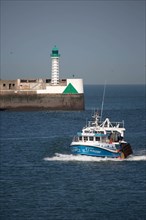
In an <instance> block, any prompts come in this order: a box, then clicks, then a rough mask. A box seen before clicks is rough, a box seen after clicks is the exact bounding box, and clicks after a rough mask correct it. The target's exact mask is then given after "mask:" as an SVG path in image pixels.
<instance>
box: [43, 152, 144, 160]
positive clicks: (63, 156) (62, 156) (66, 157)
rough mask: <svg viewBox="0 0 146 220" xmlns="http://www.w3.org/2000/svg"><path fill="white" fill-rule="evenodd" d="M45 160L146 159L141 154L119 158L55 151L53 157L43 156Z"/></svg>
mask: <svg viewBox="0 0 146 220" xmlns="http://www.w3.org/2000/svg"><path fill="white" fill-rule="evenodd" d="M44 160H45V161H87V162H102V161H118V162H121V161H146V155H142V156H134V155H131V156H130V157H128V158H126V159H119V158H107V157H105V158H100V157H92V156H84V155H72V154H59V153H56V154H55V156H53V157H46V158H44Z"/></svg>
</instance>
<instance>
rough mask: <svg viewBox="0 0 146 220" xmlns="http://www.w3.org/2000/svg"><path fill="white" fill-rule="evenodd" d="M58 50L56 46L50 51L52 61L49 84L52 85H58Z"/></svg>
mask: <svg viewBox="0 0 146 220" xmlns="http://www.w3.org/2000/svg"><path fill="white" fill-rule="evenodd" d="M59 57H60V54H59V50H58V48H57V47H56V46H54V48H53V49H52V53H51V59H52V66H51V83H52V85H57V84H59Z"/></svg>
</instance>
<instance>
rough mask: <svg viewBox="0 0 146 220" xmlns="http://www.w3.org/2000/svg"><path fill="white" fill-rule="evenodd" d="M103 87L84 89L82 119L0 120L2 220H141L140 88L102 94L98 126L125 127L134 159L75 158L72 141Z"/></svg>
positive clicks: (145, 146) (145, 189)
mask: <svg viewBox="0 0 146 220" xmlns="http://www.w3.org/2000/svg"><path fill="white" fill-rule="evenodd" d="M102 93H103V86H85V101H86V110H85V111H83V112H64V111H60V112H55V111H51V112H0V120H1V124H0V137H1V142H0V143H1V145H0V149H1V150H0V157H1V158H0V161H1V170H0V171H1V172H0V174H1V178H0V184H1V185H0V195H1V199H0V201H1V202H0V205H1V213H0V217H1V220H26V219H28V220H37V219H38V220H96V219H97V220H100V219H101V220H104V219H105V220H106V219H109V220H110V219H116V220H120V219H128V220H137V219H138V220H139V219H140V220H144V219H146V127H145V123H146V121H145V119H146V118H145V88H144V86H107V88H106V95H105V102H104V111H103V118H105V117H110V119H111V120H113V121H117V120H118V121H121V120H123V119H124V121H125V127H126V140H127V141H129V142H130V143H131V145H132V147H133V151H134V156H133V157H132V158H130V159H128V160H125V161H122V160H121V161H120V160H115V159H113V160H107V159H98V158H90V157H85V156H77V157H75V156H72V155H71V153H70V150H69V144H70V143H71V140H72V137H73V135H74V134H76V132H77V131H79V130H80V129H81V128H82V127H83V126H84V125H85V123H86V119H90V117H91V114H92V111H93V110H94V109H95V108H98V109H99V110H100V107H101V102H102Z"/></svg>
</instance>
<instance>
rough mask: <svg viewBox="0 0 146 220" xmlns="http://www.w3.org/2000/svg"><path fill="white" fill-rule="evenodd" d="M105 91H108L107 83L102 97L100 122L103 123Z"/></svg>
mask: <svg viewBox="0 0 146 220" xmlns="http://www.w3.org/2000/svg"><path fill="white" fill-rule="evenodd" d="M105 89H106V81H105V83H104V89H103V96H102V104H101V114H100V115H101V116H100V120H101V121H102V113H103V105H104V97H105Z"/></svg>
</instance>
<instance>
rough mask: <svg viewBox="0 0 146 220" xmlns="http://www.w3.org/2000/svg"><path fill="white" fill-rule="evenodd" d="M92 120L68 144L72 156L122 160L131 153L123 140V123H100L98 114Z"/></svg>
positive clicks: (107, 121)
mask: <svg viewBox="0 0 146 220" xmlns="http://www.w3.org/2000/svg"><path fill="white" fill-rule="evenodd" d="M92 118H93V119H92V120H91V121H88V123H87V124H86V126H85V127H83V129H82V131H81V132H78V133H77V134H76V135H75V136H74V138H73V141H72V143H71V144H70V148H71V151H72V153H73V154H76V155H78V154H79V155H87V156H96V157H107V158H122V159H124V158H127V157H128V156H129V155H131V154H132V153H133V152H132V148H131V145H130V144H129V143H128V142H126V141H125V140H124V133H125V128H124V121H122V122H111V121H110V120H109V118H106V119H105V120H104V121H103V122H101V117H100V116H99V114H98V112H95V113H94V114H93V116H92Z"/></svg>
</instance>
